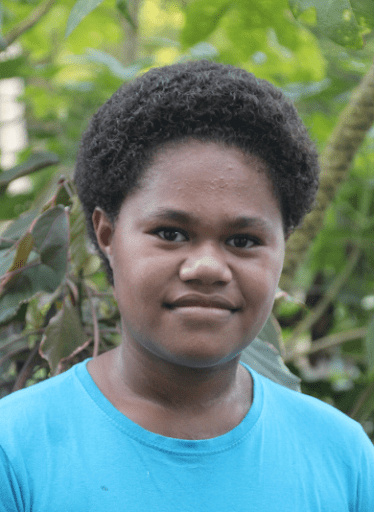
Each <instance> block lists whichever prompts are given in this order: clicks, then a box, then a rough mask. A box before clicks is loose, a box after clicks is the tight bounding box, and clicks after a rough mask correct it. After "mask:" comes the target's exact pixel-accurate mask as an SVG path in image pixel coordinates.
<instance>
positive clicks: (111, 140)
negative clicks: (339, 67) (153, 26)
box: [74, 60, 319, 284]
mask: <svg viewBox="0 0 374 512" xmlns="http://www.w3.org/2000/svg"><path fill="white" fill-rule="evenodd" d="M188 138H193V139H197V140H200V141H203V142H216V143H220V144H224V145H226V146H229V147H232V146H235V147H237V148H239V149H241V150H242V151H243V152H244V153H247V154H250V155H254V156H256V157H258V158H260V160H262V161H263V162H264V163H265V168H266V172H267V174H268V176H269V178H270V180H271V182H272V184H273V189H274V193H275V195H276V197H277V199H278V201H279V204H280V209H281V212H282V218H283V224H284V232H285V235H286V236H288V235H289V234H290V233H291V232H292V231H293V230H294V229H295V228H296V227H297V226H298V225H299V224H300V222H301V221H302V219H303V217H304V216H305V214H306V213H308V212H309V211H310V210H311V208H312V206H313V203H314V201H315V196H316V193H317V189H318V175H319V166H318V159H317V152H316V149H315V146H314V144H313V143H312V141H311V140H310V138H309V135H308V133H307V130H306V128H305V126H304V125H303V123H302V121H301V119H300V117H299V115H298V113H297V111H296V109H295V107H294V106H293V104H292V103H291V102H290V101H289V100H288V99H287V98H286V97H285V96H284V94H283V93H282V91H281V90H279V89H278V88H276V87H275V86H273V85H272V84H270V83H269V82H267V81H266V80H260V79H257V78H256V77H255V76H254V75H253V74H252V73H248V72H247V71H245V70H243V69H240V68H236V67H234V66H231V65H224V64H218V63H215V62H210V61H207V60H201V61H192V62H184V63H178V64H173V65H171V66H166V67H161V68H154V69H151V70H150V71H148V72H147V73H145V74H143V75H142V76H139V77H138V78H136V79H135V80H133V81H132V82H129V83H126V84H124V85H123V86H122V87H121V88H120V89H119V90H118V91H117V92H115V93H114V94H113V96H112V97H111V98H109V100H108V101H107V102H106V103H105V104H104V105H103V106H102V107H100V108H99V110H98V111H97V113H96V114H95V115H94V116H93V118H92V120H91V122H90V123H89V126H88V128H87V130H86V131H85V133H84V134H83V137H82V140H81V145H80V149H79V152H78V156H77V162H76V169H75V175H74V179H75V183H76V186H77V189H78V195H79V198H80V200H81V203H82V205H83V210H84V212H85V216H86V220H87V226H88V233H89V236H90V238H91V240H92V242H93V244H94V246H95V247H96V249H97V250H98V252H99V254H100V256H101V258H102V260H103V263H104V266H105V269H106V271H107V274H108V278H109V281H110V282H111V283H112V284H113V275H112V269H111V267H110V264H109V261H108V260H107V257H106V255H105V254H103V253H102V251H101V250H100V248H99V246H98V243H97V240H96V236H95V231H94V227H93V223H92V215H93V212H94V209H95V208H96V207H100V208H102V209H103V210H104V211H105V213H106V214H107V216H108V218H109V219H110V221H111V222H112V223H113V224H115V221H116V218H117V216H118V214H119V211H120V209H121V205H122V203H123V201H124V200H125V198H126V197H127V196H128V195H129V194H131V192H133V191H134V190H135V189H137V188H139V187H141V178H142V177H143V175H144V173H145V171H146V169H147V167H148V166H149V165H150V164H151V162H152V158H154V156H155V154H156V152H157V150H159V149H160V148H161V147H162V146H163V145H165V144H166V143H168V142H173V141H176V142H177V141H183V140H187V139H188Z"/></svg>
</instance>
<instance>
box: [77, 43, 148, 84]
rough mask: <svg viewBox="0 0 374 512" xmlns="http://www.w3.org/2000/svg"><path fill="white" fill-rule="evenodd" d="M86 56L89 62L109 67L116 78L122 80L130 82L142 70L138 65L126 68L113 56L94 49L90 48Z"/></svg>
mask: <svg viewBox="0 0 374 512" xmlns="http://www.w3.org/2000/svg"><path fill="white" fill-rule="evenodd" d="M86 54H87V57H88V60H90V61H91V62H96V63H97V64H104V66H107V67H108V68H109V69H110V71H111V72H112V74H113V75H114V76H117V77H118V78H121V80H130V79H131V78H134V77H135V75H136V74H137V73H138V72H139V71H140V70H141V69H142V67H141V66H140V65H138V64H134V65H133V66H129V67H124V66H122V64H121V63H120V62H119V61H118V60H117V59H116V58H115V57H113V55H110V54H109V53H106V52H102V51H100V50H95V49H93V48H88V49H87V50H86Z"/></svg>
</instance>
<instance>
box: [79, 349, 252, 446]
mask: <svg viewBox="0 0 374 512" xmlns="http://www.w3.org/2000/svg"><path fill="white" fill-rule="evenodd" d="M90 363H92V364H91V365H90V366H89V367H88V368H89V371H90V373H91V376H92V377H93V379H94V381H95V382H96V384H97V385H98V387H99V388H100V390H101V391H102V392H103V394H104V395H105V396H106V397H107V398H108V399H109V400H110V401H111V402H112V404H113V405H114V406H115V407H116V408H117V409H118V410H120V411H121V412H122V413H123V414H125V415H126V416H127V417H128V418H130V419H131V420H133V421H134V422H135V423H137V424H139V425H140V426H142V427H143V428H145V429H147V430H150V431H151V432H155V433H158V434H161V435H164V436H168V437H176V438H180V439H207V438H212V437H216V436H218V435H222V434H224V433H226V432H228V431H229V430H232V429H233V428H234V427H235V426H236V425H238V424H239V423H240V421H242V419H243V418H244V416H245V415H246V413H247V412H248V410H249V408H250V406H251V403H252V379H251V377H250V374H249V373H248V372H247V370H246V369H245V368H243V367H242V366H241V365H239V356H237V357H236V358H234V359H232V360H231V361H229V362H227V363H224V364H222V365H218V366H214V367H212V368H188V367H183V366H179V365H175V364H172V363H169V362H166V361H163V360H160V359H159V358H157V357H156V356H153V355H152V354H151V353H149V352H148V351H145V350H144V349H142V348H138V347H134V346H132V345H131V344H127V343H126V342H123V344H122V345H121V346H120V347H118V348H117V349H114V350H112V351H110V352H107V353H105V354H103V355H102V356H99V357H98V358H96V359H93V360H92V361H90Z"/></svg>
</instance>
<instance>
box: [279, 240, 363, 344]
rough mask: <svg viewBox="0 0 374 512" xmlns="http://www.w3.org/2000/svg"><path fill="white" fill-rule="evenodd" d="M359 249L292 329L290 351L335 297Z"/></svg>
mask: <svg viewBox="0 0 374 512" xmlns="http://www.w3.org/2000/svg"><path fill="white" fill-rule="evenodd" d="M360 254H361V251H360V249H359V248H358V247H355V248H354V249H353V251H352V254H351V256H350V258H349V260H348V262H347V264H346V266H345V268H344V269H343V271H342V272H341V273H340V274H339V275H338V276H337V277H336V278H335V280H334V282H333V284H332V286H330V288H329V289H328V290H327V292H326V294H325V295H324V297H323V298H322V299H321V300H320V301H319V302H318V304H317V306H316V307H315V308H313V309H312V310H311V311H310V313H309V314H308V315H307V316H306V318H304V320H302V321H301V322H300V323H299V324H298V325H297V326H296V327H295V329H294V331H293V333H292V336H291V337H290V338H289V340H287V343H286V348H288V349H290V350H291V352H292V351H293V350H294V348H295V345H296V343H297V341H298V339H299V337H300V335H301V334H303V333H304V332H305V331H307V330H308V329H310V328H311V327H312V325H313V324H314V323H315V322H316V321H317V320H318V319H319V318H320V317H321V315H323V313H324V312H325V311H326V309H327V307H328V306H329V304H330V303H331V302H332V301H333V300H334V299H335V298H336V297H337V295H338V293H339V291H340V289H341V287H342V286H343V284H344V283H345V282H346V280H347V279H348V278H349V276H350V275H351V273H352V272H353V270H354V268H355V266H356V264H357V261H358V258H359V256H360Z"/></svg>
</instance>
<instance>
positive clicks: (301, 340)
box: [0, 0, 374, 436]
mask: <svg viewBox="0 0 374 512" xmlns="http://www.w3.org/2000/svg"><path fill="white" fill-rule="evenodd" d="M0 9H1V10H0V29H1V32H0V37H1V39H0V45H1V49H6V47H7V46H8V45H9V44H10V43H13V42H15V43H17V44H18V45H19V46H20V48H21V50H22V51H21V53H14V54H10V55H9V56H5V55H6V54H5V53H4V52H0V78H4V79H6V78H12V77H20V78H22V80H23V82H24V85H25V90H24V93H23V95H22V96H21V97H20V98H19V101H21V102H22V103H23V104H24V105H25V107H26V113H25V116H26V121H27V131H28V147H27V148H26V149H24V150H23V151H20V152H19V154H18V160H17V165H15V166H14V167H12V168H11V169H6V170H2V171H0V197H1V199H0V325H1V327H0V396H2V395H4V394H6V393H9V392H11V391H12V390H14V389H18V388H19V387H23V386H25V385H30V384H33V383H34V382H37V381H38V380H40V379H41V378H46V377H47V376H48V375H50V374H55V373H58V372H61V371H63V370H64V369H66V368H68V367H69V366H70V365H71V364H74V363H75V362H77V361H79V360H82V359H84V358H85V357H88V356H90V355H93V354H97V353H101V352H104V351H105V350H108V349H110V348H112V347H115V346H117V345H118V343H119V342H120V335H119V315H118V310H117V307H116V304H115V301H114V299H113V297H112V294H111V292H110V291H109V290H108V284H107V282H106V278H105V274H104V272H103V270H102V268H101V267H100V261H99V258H98V256H97V255H95V254H94V253H93V251H92V248H91V247H90V246H89V245H88V242H87V236H86V226H85V219H84V216H83V212H82V211H81V208H80V205H79V202H78V200H77V196H76V193H75V190H74V184H73V183H72V182H71V179H70V177H71V175H72V172H73V169H74V163H75V156H76V152H77V149H78V144H79V139H80V135H81V133H82V131H83V130H84V128H85V127H86V125H87V122H88V119H89V118H90V117H91V116H92V114H93V113H94V112H95V111H96V110H97V108H98V106H99V105H101V104H102V103H103V102H104V101H105V100H106V99H107V98H108V97H109V96H110V95H111V94H112V93H113V92H114V91H115V90H116V89H117V88H118V87H119V86H120V85H121V84H122V83H123V82H124V81H127V80H131V79H132V78H134V77H135V76H137V75H138V74H139V73H142V72H144V71H145V70H147V69H148V68H149V67H151V66H156V65H165V64H169V63H172V62H175V61H177V60H185V59H191V58H192V59H198V58H203V57H205V58H210V59H215V60H218V61H220V62H226V63H231V64H234V65H239V66H241V67H243V68H245V69H247V70H249V71H252V72H254V73H255V74H256V76H258V77H259V78H265V79H268V80H270V81H272V82H274V83H275V84H276V85H278V86H280V87H282V89H283V90H284V92H285V93H286V94H287V95H288V96H289V97H290V98H291V99H292V100H293V101H294V102H295V103H296V106H297V108H298V110H299V112H300V114H301V115H302V117H303V120H304V121H305V123H306V125H307V126H308V128H309V130H310V133H311V135H312V137H313V138H314V140H315V141H316V144H317V146H318V149H319V150H320V151H322V150H323V149H324V148H325V147H326V145H327V144H328V141H329V137H330V134H331V132H332V130H333V128H334V126H335V124H336V122H337V118H338V115H339V114H340V112H341V111H342V110H343V108H344V106H345V105H346V103H347V101H348V100H349V98H350V96H351V94H352V91H353V90H354V88H355V87H356V86H357V85H358V84H359V83H360V81H361V80H362V79H363V77H364V76H365V74H366V73H367V71H368V69H369V67H370V65H371V63H372V60H373V55H374V38H373V33H372V29H373V27H374V2H373V0H331V1H325V0H290V2H287V1H286V0H266V1H262V0H255V1H251V2H248V1H247V0H232V1H229V2H228V1H226V0H214V1H213V0H190V1H188V2H183V1H182V0H180V1H179V2H173V3H171V2H165V1H163V0H139V1H138V2H135V1H134V0H92V1H87V0H85V1H82V0H79V1H78V2H77V1H75V0H59V1H57V2H48V1H47V0H45V1H41V0H34V1H30V2H21V1H17V2H15V1H14V0H3V2H2V3H1V4H0ZM359 48H362V49H359ZM2 57H3V58H2ZM373 140H374V139H373V133H371V132H370V133H369V134H368V135H367V138H366V141H365V143H364V145H363V147H362V149H361V150H360V152H359V153H358V154H357V155H356V159H355V161H354V164H353V166H352V170H351V173H350V176H349V178H348V179H347V181H346V182H345V183H343V184H342V186H341V188H340V190H339V193H338V194H337V196H336V197H334V198H333V199H332V201H331V207H330V210H329V211H328V213H327V215H326V218H325V225H324V229H323V230H322V231H321V232H320V234H319V235H318V236H317V237H316V238H315V239H314V240H312V241H311V247H310V251H309V253H308V256H307V259H306V260H305V261H304V263H302V264H300V267H299V269H298V273H297V276H296V278H295V282H294V285H293V290H292V292H293V294H294V295H295V296H296V297H297V299H298V300H295V299H292V298H291V297H290V296H288V295H287V294H285V293H283V294H282V293H280V294H279V298H278V299H277V301H276V306H275V308H274V316H272V317H271V318H270V319H269V321H268V323H267V324H266V325H265V327H264V329H263V331H262V332H261V333H260V335H259V339H258V341H256V342H254V343H253V344H252V345H250V347H249V348H248V349H247V350H246V351H245V353H244V354H243V359H244V360H245V361H247V362H249V364H251V365H253V366H254V367H255V368H257V369H258V370H259V371H260V372H261V373H264V374H265V375H268V376H270V377H271V378H273V379H274V380H276V381H278V382H281V383H282V384H284V385H288V386H290V387H291V388H293V389H298V387H299V385H300V384H299V379H298V378H296V377H295V376H293V375H292V374H291V373H290V372H289V370H288V369H287V367H286V366H285V364H284V363H283V361H282V358H283V359H284V360H285V361H286V362H287V364H288V365H289V366H290V368H291V370H292V371H293V372H294V373H296V374H297V375H298V376H300V377H301V379H302V382H301V388H302V390H303V392H306V393H310V394H312V395H315V396H318V397H319V398H321V399H325V400H327V401H329V402H330V403H333V404H334V405H335V406H337V407H338V408H340V409H341V410H343V411H344V412H345V413H347V414H350V415H351V416H353V417H355V418H356V419H358V420H359V421H362V423H363V425H364V426H365V428H367V429H368V431H369V433H370V429H372V430H371V432H372V434H371V435H372V436H373V432H374V400H373V398H372V397H373V396H374V393H373V391H374V384H373V367H374V359H373V358H374V335H373V332H374V331H373V329H374V327H373V325H374V324H373V311H374V295H373V289H374V276H373V272H372V268H373V267H374V256H373V254H374V252H373V246H374V236H373V233H374V231H373V229H372V228H373V219H374V192H373V191H374V188H373V183H374V180H373V170H372V169H373V164H374V143H373ZM18 178H22V179H27V180H28V183H29V189H27V190H26V189H24V190H18V191H16V192H14V191H12V190H14V189H13V188H12V187H13V186H14V184H16V183H17V181H16V180H17V179H18ZM18 183H19V182H18ZM294 236H297V234H295V235H294ZM352 255H353V256H354V258H353V259H352V265H351V267H352V270H351V272H350V274H347V275H345V274H344V272H345V269H346V268H347V262H349V261H351V258H352ZM332 291H333V293H332ZM330 296H331V297H332V298H330V299H328V300H327V302H326V307H325V308H324V309H323V310H321V311H322V313H320V314H319V315H317V316H316V315H315V312H316V308H317V306H318V304H321V301H324V300H325V301H326V297H330ZM313 315H314V316H313ZM311 318H312V319H313V322H310V319H311ZM279 325H280V326H279ZM303 325H304V326H305V325H307V326H308V327H307V328H304V329H303V328H302V326H303ZM300 326H301V327H300ZM295 332H299V333H300V334H299V335H298V336H297V337H296V339H295V336H294V334H295ZM281 334H283V340H284V341H282V335H281ZM67 340H68V341H67ZM269 343H270V345H269ZM35 347H37V348H38V347H40V350H39V351H38V350H36V353H35V356H33V358H31V359H29V357H30V354H32V350H33V349H34V348H35ZM281 356H282V358H281ZM21 369H23V371H22V375H25V374H26V375H28V378H27V379H26V380H22V379H21V378H20V375H21ZM41 375H42V377H41Z"/></svg>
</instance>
